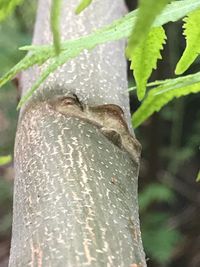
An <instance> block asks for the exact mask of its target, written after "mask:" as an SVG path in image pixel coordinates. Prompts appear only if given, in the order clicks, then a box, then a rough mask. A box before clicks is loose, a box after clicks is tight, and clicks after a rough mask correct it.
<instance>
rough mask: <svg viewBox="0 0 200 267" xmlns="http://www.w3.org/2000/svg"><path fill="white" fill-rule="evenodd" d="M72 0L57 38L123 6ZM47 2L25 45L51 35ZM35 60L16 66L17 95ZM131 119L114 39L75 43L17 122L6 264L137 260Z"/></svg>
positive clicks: (96, 23)
mask: <svg viewBox="0 0 200 267" xmlns="http://www.w3.org/2000/svg"><path fill="white" fill-rule="evenodd" d="M78 2H79V1H77V0H63V7H62V16H61V31H62V38H63V40H66V39H71V38H74V37H78V36H80V35H83V34H87V33H89V32H91V30H93V29H95V28H98V27H100V26H103V25H105V24H108V23H110V22H111V21H112V20H113V19H116V18H118V17H120V16H121V15H123V13H124V12H125V6H124V3H123V1H122V0H118V1H113V0H96V1H93V2H94V3H92V4H91V6H90V7H89V8H88V9H87V10H86V11H84V12H83V13H82V14H81V15H80V16H76V15H75V14H74V9H75V7H76V6H77V4H78ZM50 4H51V1H50V0H48V1H47V0H40V1H39V6H38V13H37V19H36V25H35V32H34V38H33V43H34V44H46V43H50V42H51V41H52V36H51V33H50V28H49V12H50ZM43 68H44V66H42V67H38V66H37V67H34V68H32V69H31V70H29V71H26V72H24V73H23V75H22V79H21V84H22V89H23V93H22V94H24V93H25V92H26V91H27V90H28V89H29V88H30V86H31V84H32V83H33V82H34V80H36V79H37V78H38V76H39V75H40V74H41V71H42V69H43ZM74 94H75V95H76V96H75V95H74ZM121 109H122V110H123V112H122V110H121ZM123 113H124V114H123ZM127 125H128V126H127ZM130 125H131V123H130V112H129V100H128V94H127V77H126V60H125V58H124V42H122V41H121V42H113V43H109V44H105V45H101V46H99V47H97V48H95V49H94V50H93V51H92V52H90V51H89V52H88V51H84V52H83V53H81V55H80V56H79V57H78V58H77V59H74V60H71V61H70V62H68V63H66V64H65V65H64V66H63V67H61V68H59V70H58V71H56V72H55V73H54V74H51V75H50V77H49V78H48V79H47V81H46V82H44V83H43V85H42V86H41V87H40V88H39V90H38V91H37V92H36V93H35V94H34V96H33V97H32V98H31V100H30V101H29V102H28V103H27V104H26V106H25V107H24V108H23V109H22V110H21V112H20V119H19V123H18V130H17V135H16V143H15V173H16V175H15V187H14V214H13V231H12V244H11V255H10V263H9V266H10V267H15V266H20V267H22V266H33V267H35V266H47V267H50V266H52V267H56V266H59V267H62V266H63V267H65V266H70V267H71V266H74V267H79V266H92V267H93V266H98V267H105V266H107V267H109V266H110V267H111V266H112V267H116V266H119V267H123V266H124V267H125V266H126V267H128V266H132V267H143V266H146V263H145V256H144V252H143V248H142V242H141V236H140V227H139V218H138V200H137V198H138V197H137V179H138V169H139V154H140V145H139V143H138V142H137V140H136V139H135V137H134V136H132V135H131V134H130V132H131V133H132V134H133V132H132V130H131V127H130Z"/></svg>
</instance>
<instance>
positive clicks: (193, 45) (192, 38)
mask: <svg viewBox="0 0 200 267" xmlns="http://www.w3.org/2000/svg"><path fill="white" fill-rule="evenodd" d="M183 21H184V22H185V24H184V25H183V28H184V29H185V30H184V35H185V37H186V48H185V51H184V53H183V55H182V57H181V59H180V60H179V62H178V64H177V66H176V70H175V73H176V74H182V73H183V72H185V71H186V70H187V69H188V68H189V67H190V65H191V64H192V63H193V62H194V60H195V59H196V58H197V56H198V55H199V54H200V27H199V25H200V9H198V10H195V11H194V12H192V13H190V14H189V15H188V17H186V18H185V19H184V20H183Z"/></svg>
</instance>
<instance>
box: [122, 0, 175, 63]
mask: <svg viewBox="0 0 200 267" xmlns="http://www.w3.org/2000/svg"><path fill="white" fill-rule="evenodd" d="M169 2H170V0H157V1H155V0H139V10H138V16H137V20H136V23H135V25H134V28H133V32H132V34H131V36H130V38H129V42H128V47H127V55H128V57H129V58H130V57H131V54H133V53H134V49H135V48H136V47H137V45H139V43H140V42H142V41H143V40H144V39H145V38H146V37H147V35H148V33H149V31H150V29H151V26H152V24H153V22H154V20H155V18H156V17H157V15H159V14H160V13H161V11H162V10H163V9H164V7H165V6H166V5H167V4H168V3H169Z"/></svg>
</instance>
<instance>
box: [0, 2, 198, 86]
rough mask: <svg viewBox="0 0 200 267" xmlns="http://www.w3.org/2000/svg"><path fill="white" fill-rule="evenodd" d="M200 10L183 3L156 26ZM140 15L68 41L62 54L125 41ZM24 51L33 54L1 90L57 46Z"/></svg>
mask: <svg viewBox="0 0 200 267" xmlns="http://www.w3.org/2000/svg"><path fill="white" fill-rule="evenodd" d="M196 8H200V0H182V1H176V2H172V3H171V4H169V5H168V6H167V7H166V8H165V9H164V11H163V12H162V14H160V15H159V16H158V17H157V18H156V20H155V22H154V24H153V26H154V27H158V26H161V25H163V24H165V23H167V22H169V21H176V20H178V19H180V18H182V17H184V16H185V15H186V14H188V13H189V12H191V11H193V10H195V9H196ZM136 16H137V11H133V12H130V13H129V14H127V15H126V16H124V17H123V18H121V19H118V20H116V21H114V22H113V23H112V24H110V25H108V26H105V27H102V28H101V29H99V30H97V31H94V32H93V33H91V34H89V35H87V36H84V37H80V38H78V39H75V40H69V41H66V42H64V43H62V44H61V51H62V52H61V53H60V54H59V55H61V54H62V53H63V52H67V51H68V52H69V56H71V57H75V56H78V54H79V53H80V51H82V50H83V49H88V50H89V49H93V48H94V47H96V46H97V45H99V44H103V43H106V42H110V41H115V40H119V39H122V38H126V37H128V36H129V35H130V34H131V31H132V26H133V24H134V21H135V19H136ZM24 50H30V54H28V55H27V56H25V58H24V59H22V60H21V61H20V62H19V63H18V64H17V65H15V66H14V67H13V68H12V69H11V70H10V71H9V72H8V73H6V74H5V75H4V76H3V77H2V78H1V79H0V87H2V86H3V85H4V84H5V83H6V82H7V81H9V80H10V79H12V78H13V77H14V76H15V75H16V74H17V73H18V72H20V71H22V70H25V69H27V68H29V67H31V66H33V65H35V64H43V63H44V62H45V61H46V60H48V59H50V58H54V57H55V56H56V54H55V50H54V47H52V46H51V45H43V46H26V47H24Z"/></svg>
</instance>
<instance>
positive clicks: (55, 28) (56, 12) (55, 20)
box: [51, 0, 61, 55]
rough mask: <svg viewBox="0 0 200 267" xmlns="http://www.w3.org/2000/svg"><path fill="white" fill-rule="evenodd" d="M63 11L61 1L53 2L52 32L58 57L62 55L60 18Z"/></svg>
mask: <svg viewBox="0 0 200 267" xmlns="http://www.w3.org/2000/svg"><path fill="white" fill-rule="evenodd" d="M60 10H61V0H52V6H51V31H52V33H53V44H54V48H55V51H56V54H57V55H58V54H59V53H60V46H61V44H60V30H59V21H60V20H59V18H60Z"/></svg>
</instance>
